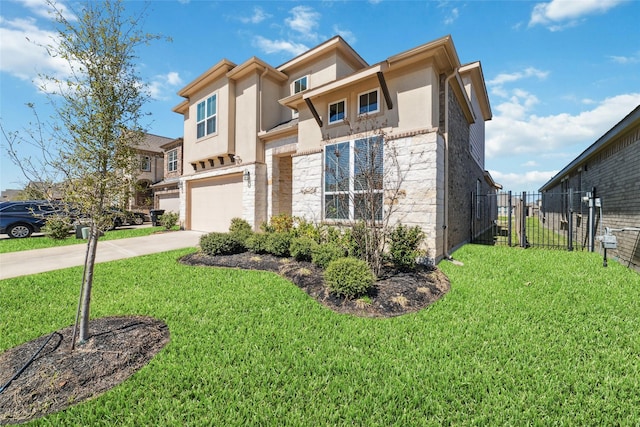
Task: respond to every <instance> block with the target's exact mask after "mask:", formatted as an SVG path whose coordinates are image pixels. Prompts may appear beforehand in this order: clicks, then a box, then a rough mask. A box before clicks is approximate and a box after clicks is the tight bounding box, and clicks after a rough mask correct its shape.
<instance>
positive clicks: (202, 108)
mask: <svg viewBox="0 0 640 427" xmlns="http://www.w3.org/2000/svg"><path fill="white" fill-rule="evenodd" d="M217 118H218V96H217V95H216V94H214V95H211V96H210V97H209V98H207V99H206V100H204V101H202V102H200V103H198V110H197V122H196V128H197V138H202V137H203V136H206V135H211V134H212V133H216V131H217Z"/></svg>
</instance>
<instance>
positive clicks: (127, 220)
mask: <svg viewBox="0 0 640 427" xmlns="http://www.w3.org/2000/svg"><path fill="white" fill-rule="evenodd" d="M110 211H111V212H112V213H113V225H114V228H116V227H120V226H122V225H125V224H134V225H141V224H143V223H144V222H145V220H146V217H145V214H144V213H142V212H132V211H127V210H124V209H120V208H111V209H110Z"/></svg>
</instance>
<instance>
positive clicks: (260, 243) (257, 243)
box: [245, 233, 269, 254]
mask: <svg viewBox="0 0 640 427" xmlns="http://www.w3.org/2000/svg"><path fill="white" fill-rule="evenodd" d="M268 240H269V235H268V234H266V233H253V234H252V235H251V236H249V237H248V238H247V240H246V241H245V246H246V247H247V249H249V250H250V251H252V252H255V253H257V254H266V253H267V241H268Z"/></svg>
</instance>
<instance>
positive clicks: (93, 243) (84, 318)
mask: <svg viewBox="0 0 640 427" xmlns="http://www.w3.org/2000/svg"><path fill="white" fill-rule="evenodd" d="M98 236H99V230H98V226H97V224H96V223H95V222H92V224H91V229H90V232H89V242H88V243H87V257H86V258H85V265H84V277H83V278H82V295H81V296H80V298H81V303H80V335H79V336H78V339H79V340H80V343H83V342H84V341H86V340H87V339H89V311H90V307H91V287H92V286H93V269H94V267H95V261H96V251H97V249H98Z"/></svg>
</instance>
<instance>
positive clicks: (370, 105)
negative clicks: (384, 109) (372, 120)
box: [358, 89, 380, 114]
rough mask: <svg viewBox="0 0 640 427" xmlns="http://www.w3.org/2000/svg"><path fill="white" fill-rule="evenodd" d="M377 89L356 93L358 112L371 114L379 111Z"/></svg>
mask: <svg viewBox="0 0 640 427" xmlns="http://www.w3.org/2000/svg"><path fill="white" fill-rule="evenodd" d="M378 92H379V91H378V89H376V90H372V91H371V92H365V93H361V94H360V95H358V114H371V113H377V112H378V111H380V106H379V105H380V104H379V103H378V99H380V96H379V95H380V94H379V93H378Z"/></svg>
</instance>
